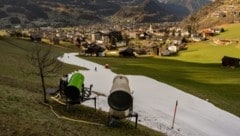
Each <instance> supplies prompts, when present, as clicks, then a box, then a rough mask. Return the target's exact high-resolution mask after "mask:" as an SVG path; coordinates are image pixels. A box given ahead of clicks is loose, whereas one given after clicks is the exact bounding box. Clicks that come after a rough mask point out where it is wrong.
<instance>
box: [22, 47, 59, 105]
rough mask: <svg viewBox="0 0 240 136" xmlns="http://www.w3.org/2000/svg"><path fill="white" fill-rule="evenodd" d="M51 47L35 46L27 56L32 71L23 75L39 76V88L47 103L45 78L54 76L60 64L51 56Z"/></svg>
mask: <svg viewBox="0 0 240 136" xmlns="http://www.w3.org/2000/svg"><path fill="white" fill-rule="evenodd" d="M52 54H53V51H52V49H51V47H50V46H49V47H44V46H42V45H40V44H37V43H36V44H35V47H33V49H32V50H31V52H30V53H29V54H28V55H27V59H28V61H29V63H30V64H31V65H32V66H33V69H31V70H29V71H26V70H24V71H23V72H24V73H27V74H32V75H36V76H39V77H40V79H41V86H42V91H43V100H44V102H45V103H46V102H48V100H47V96H46V94H47V93H46V84H45V78H46V77H53V76H56V73H57V72H58V71H59V70H60V69H61V66H62V63H60V62H59V61H58V60H57V58H56V57H54V56H53V55H52Z"/></svg>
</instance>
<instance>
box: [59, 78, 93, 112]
mask: <svg viewBox="0 0 240 136" xmlns="http://www.w3.org/2000/svg"><path fill="white" fill-rule="evenodd" d="M92 86H93V85H90V87H89V88H87V87H84V76H83V75H82V74H81V73H74V74H72V76H71V78H70V80H69V82H68V84H67V86H66V88H65V90H64V94H65V96H66V106H67V109H69V106H70V105H73V104H81V103H82V102H84V101H86V100H90V99H93V100H94V106H95V109H96V97H93V98H90V95H91V91H92Z"/></svg>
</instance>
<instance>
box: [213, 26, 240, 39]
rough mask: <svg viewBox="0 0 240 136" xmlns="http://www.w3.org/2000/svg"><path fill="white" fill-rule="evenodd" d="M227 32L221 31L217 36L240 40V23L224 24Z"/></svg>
mask: <svg viewBox="0 0 240 136" xmlns="http://www.w3.org/2000/svg"><path fill="white" fill-rule="evenodd" d="M222 27H223V28H224V29H225V30H226V32H223V33H221V34H220V35H218V36H217V38H222V39H234V40H240V23H237V24H228V25H223V26H222Z"/></svg>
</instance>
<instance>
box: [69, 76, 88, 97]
mask: <svg viewBox="0 0 240 136" xmlns="http://www.w3.org/2000/svg"><path fill="white" fill-rule="evenodd" d="M83 83H84V76H83V75H82V74H80V73H75V74H73V75H72V77H71V78H70V80H69V83H68V85H67V87H66V89H65V95H66V96H67V97H68V98H71V99H77V98H79V96H80V93H81V92H82V89H83Z"/></svg>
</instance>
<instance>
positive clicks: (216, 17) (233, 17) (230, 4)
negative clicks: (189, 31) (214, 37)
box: [183, 0, 240, 29]
mask: <svg viewBox="0 0 240 136" xmlns="http://www.w3.org/2000/svg"><path fill="white" fill-rule="evenodd" d="M191 17H194V18H196V19H197V20H198V25H199V29H203V28H209V27H215V26H218V25H222V24H229V23H239V22H240V1H239V0H231V1H229V0H217V1H214V2H213V3H210V4H208V5H206V6H204V7H203V8H201V9H200V10H199V11H197V12H196V13H194V14H192V15H191V16H190V17H189V18H187V19H186V20H184V21H183V24H187V23H186V22H189V21H190V20H191ZM190 22H191V21H190Z"/></svg>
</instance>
